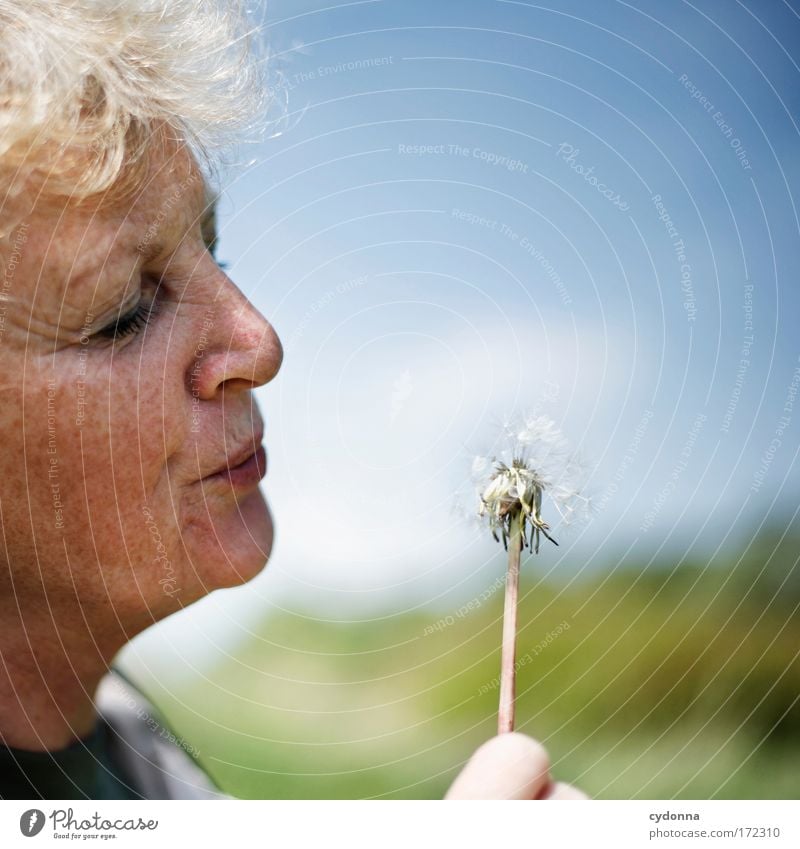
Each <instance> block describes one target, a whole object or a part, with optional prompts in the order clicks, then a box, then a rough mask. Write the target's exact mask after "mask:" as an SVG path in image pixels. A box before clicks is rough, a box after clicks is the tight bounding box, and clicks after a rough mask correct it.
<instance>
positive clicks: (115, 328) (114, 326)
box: [95, 300, 158, 339]
mask: <svg viewBox="0 0 800 849" xmlns="http://www.w3.org/2000/svg"><path fill="white" fill-rule="evenodd" d="M157 313H158V304H157V302H156V301H155V300H153V301H139V303H138V304H137V305H136V306H135V307H134V308H133V309H132V310H131V311H130V312H128V313H126V314H125V315H121V316H119V317H118V318H116V319H115V320H114V321H113V322H111V324H108V325H106V327H103V328H101V329H100V330H98V331H97V333H95V336H97V337H99V338H101V339H124V338H125V337H126V336H133V335H134V334H136V333H139V331H141V330H143V329H144V328H145V327H146V326H147V325H148V324H149V322H150V321H151V319H152V318H153V317H154V316H155V315H156V314H157Z"/></svg>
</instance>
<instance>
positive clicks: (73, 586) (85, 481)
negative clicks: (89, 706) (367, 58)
mask: <svg viewBox="0 0 800 849" xmlns="http://www.w3.org/2000/svg"><path fill="white" fill-rule="evenodd" d="M26 200H27V199H26ZM29 207H30V208H28V209H26V210H25V214H24V218H23V219H22V220H21V221H19V222H17V223H18V226H17V227H16V229H15V231H14V232H13V233H12V235H11V237H10V238H9V240H8V244H6V245H5V247H4V249H3V259H4V265H3V271H2V272H0V273H3V275H4V276H3V277H2V278H0V298H2V300H1V301H0V390H1V391H2V398H3V406H2V410H1V411H0V421H2V433H3V450H2V452H0V528H1V529H2V534H3V539H2V547H0V564H2V566H1V567H0V583H1V584H2V586H0V599H1V600H0V613H2V621H3V622H5V623H6V625H5V626H4V627H3V630H2V633H0V648H2V649H4V650H3V658H4V660H5V659H7V658H13V659H14V662H15V663H18V664H19V665H20V669H22V668H23V667H24V668H26V669H28V671H27V672H26V673H25V674H24V675H22V673H21V672H20V675H22V678H23V679H24V680H25V682H26V686H27V689H26V690H25V692H26V693H27V692H32V691H33V689H35V684H34V682H32V681H31V680H30V679H31V677H34V678H35V677H36V676H35V675H34V674H33V673H32V672H31V671H30V669H29V667H31V659H30V658H29V659H28V661H27V662H25V660H24V658H23V657H22V655H23V654H25V651H23V650H22V648H21V647H22V646H23V645H27V646H28V649H27V651H28V653H29V654H31V655H32V656H33V657H34V658H37V662H38V660H41V661H42V664H43V665H42V669H41V670H40V672H39V675H40V676H42V677H44V669H45V668H46V667H47V666H48V662H49V661H50V660H51V655H52V654H54V652H53V651H52V650H51V649H47V648H45V647H44V646H45V645H52V644H53V643H55V644H56V645H57V644H58V642H62V641H63V642H64V646H65V650H64V652H63V654H62V656H61V658H60V661H59V662H60V663H61V664H62V665H63V664H64V662H65V661H66V662H67V664H68V665H72V663H74V664H75V667H76V669H77V670H78V672H76V677H77V678H80V679H85V678H87V677H90V676H88V675H86V674H82V673H80V668H81V665H82V664H85V665H86V666H87V668H88V667H90V666H92V663H91V661H90V659H89V658H87V657H86V656H85V654H86V648H85V647H86V646H87V645H91V644H92V643H93V644H94V645H95V646H96V649H97V650H96V655H97V658H96V659H97V660H98V661H102V663H100V664H99V665H98V669H100V667H101V666H103V665H104V664H105V663H107V661H108V659H109V657H110V656H113V653H114V651H116V649H117V648H119V646H120V645H122V644H123V643H124V642H125V640H126V639H128V638H130V637H131V636H132V635H133V634H135V633H136V632H137V631H139V630H141V629H142V628H144V627H146V626H147V625H149V624H151V623H152V622H154V621H156V620H158V619H160V618H162V617H164V616H165V615H168V614H169V613H171V612H173V611H175V610H178V609H179V608H180V607H182V606H184V605H186V604H188V603H190V602H192V601H194V600H196V599H198V598H200V597H202V596H203V595H205V594H207V593H208V592H210V591H212V590H215V589H217V588H222V587H229V586H232V585H236V584H240V583H242V582H244V581H247V580H249V579H250V578H252V577H253V576H254V575H255V574H256V573H257V572H258V571H259V570H260V569H262V568H263V566H264V564H265V562H266V561H267V558H268V556H269V553H270V549H271V546H272V536H273V528H272V521H271V517H270V514H269V510H268V508H267V505H266V502H265V500H264V497H263V495H262V494H261V491H260V490H259V488H258V485H257V480H256V481H255V482H252V481H249V480H248V481H246V482H245V483H244V484H243V483H242V482H241V481H240V482H239V484H238V485H237V486H233V485H232V484H231V482H230V481H229V480H228V479H226V478H225V477H224V475H223V476H217V477H209V475H211V474H212V473H214V472H216V471H218V470H220V469H222V468H224V467H225V466H226V465H227V464H230V465H235V464H236V463H237V462H239V460H240V459H242V458H243V457H244V456H245V455H247V454H253V452H254V451H255V450H256V449H257V448H258V446H259V444H260V441H261V432H262V430H263V421H262V419H261V416H260V414H259V412H258V410H257V408H256V406H255V403H254V401H253V397H252V390H253V388H254V387H256V386H259V385H261V384H264V383H266V382H267V381H269V380H271V379H272V378H273V377H275V375H276V373H277V371H278V369H279V368H280V364H281V359H282V349H281V345H280V342H279V340H278V337H277V336H276V334H275V332H274V330H273V329H272V327H271V325H270V324H269V323H268V322H267V321H266V320H265V319H264V318H263V317H262V316H261V315H260V314H259V313H258V312H257V311H256V310H255V308H254V307H253V306H252V305H251V304H250V303H249V302H248V301H247V299H246V298H245V297H244V296H243V294H242V293H241V292H240V291H239V290H238V289H237V288H236V287H235V285H234V284H233V283H232V282H231V280H230V279H229V278H228V277H227V276H226V275H225V273H224V272H223V271H222V270H221V269H220V268H219V266H218V265H217V264H216V262H215V261H214V258H213V257H212V255H211V253H210V252H209V250H208V242H209V240H210V239H213V236H210V235H209V233H208V226H207V225H208V218H209V205H208V192H207V189H206V186H205V185H204V182H203V180H202V178H201V177H200V174H199V172H198V170H197V169H196V166H195V165H194V162H193V160H192V159H191V158H190V156H189V155H188V154H187V153H186V151H185V150H183V149H178V148H176V147H174V146H173V148H172V149H171V150H167V151H161V152H160V153H159V155H157V156H155V155H154V156H153V158H152V160H151V162H150V163H149V173H148V175H147V178H146V181H145V183H144V185H142V186H140V187H139V189H138V191H137V193H136V194H134V195H132V196H129V197H127V198H126V199H124V200H123V199H120V198H116V199H111V198H101V197H96V198H93V199H89V200H85V201H83V202H81V203H80V204H75V203H68V202H65V201H63V200H61V201H56V200H53V199H49V200H47V201H44V200H38V201H36V202H33V199H32V198H31V199H30V202H29ZM140 299H142V301H143V303H145V304H146V303H149V302H151V301H152V300H153V299H155V302H156V305H157V309H156V310H155V311H154V313H153V314H152V315H151V316H150V317H149V319H148V320H147V322H146V324H145V322H144V321H139V325H141V326H140V327H139V328H138V332H132V333H128V334H127V335H124V336H122V337H121V338H117V339H112V338H108V337H110V336H111V335H112V332H111V330H110V329H109V327H111V328H113V326H114V324H115V322H116V321H117V320H118V319H119V318H120V316H121V315H122V316H126V315H127V314H128V313H130V311H131V310H132V309H133V308H135V307H136V305H137V302H138V301H139V300H140ZM104 328H105V330H103V329H104ZM20 623H21V628H20ZM45 635H47V636H45ZM71 635H74V639H72V642H73V643H74V644H75V646H83V648H82V649H81V651H82V652H83V654H82V655H81V656H80V657H76V654H78V652H76V651H74V650H73V651H70V648H69V647H70V640H71ZM54 637H55V638H56V639H53V638H54ZM89 653H90V654H91V652H89ZM55 654H58V652H55ZM53 662H55V661H53ZM12 665H13V664H12ZM51 665H52V664H51ZM12 677H13V676H12ZM9 689H14V690H18V689H19V687H13V688H9V684H8V682H0V695H2V691H4V690H5V691H9ZM9 710H11V708H9ZM2 722H3V709H2V708H0V723H2ZM68 724H69V723H68ZM83 725H85V723H83ZM2 727H3V726H2V725H0V730H2ZM12 736H13V735H12ZM62 736H63V735H62ZM59 739H61V738H59ZM65 739H69V738H68V737H67V738H65Z"/></svg>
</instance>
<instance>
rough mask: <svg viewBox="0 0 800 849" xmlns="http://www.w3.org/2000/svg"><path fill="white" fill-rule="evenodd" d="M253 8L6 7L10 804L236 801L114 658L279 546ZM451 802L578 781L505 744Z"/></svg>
mask: <svg viewBox="0 0 800 849" xmlns="http://www.w3.org/2000/svg"><path fill="white" fill-rule="evenodd" d="M235 5H236V4H235V3H232V2H229V1H228V2H224V3H222V2H220V3H219V4H217V3H215V2H212V0H106V1H105V2H104V0H0V42H2V49H1V50H0V62H2V82H1V83H0V86H1V88H0V180H1V181H2V192H1V193H0V198H2V200H1V201H0V202H1V203H2V207H1V211H0V237H2V242H1V244H0V262H1V263H2V272H1V274H2V276H1V277H0V375H1V377H0V380H1V381H2V389H3V402H4V403H3V407H2V411H1V412H0V416H2V433H3V451H2V453H0V530H2V546H1V547H0V560H1V561H2V568H0V580H1V581H2V591H1V592H0V604H2V617H1V618H0V656H1V657H2V665H1V666H0V744H2V745H0V796H2V797H3V798H38V797H41V798H61V799H66V798H142V797H144V798H193V797H194V798H197V797H210V796H215V795H221V794H220V793H219V792H218V791H217V790H216V788H215V787H214V786H213V785H212V783H211V782H210V781H209V779H208V778H207V777H206V776H205V774H204V773H203V772H202V770H201V769H200V768H199V767H198V766H197V765H196V764H195V763H194V761H192V759H191V758H190V757H189V756H188V755H187V754H186V753H185V751H184V750H183V749H181V748H180V747H178V746H177V745H176V744H175V740H174V737H173V736H172V735H171V734H170V733H169V732H167V731H166V729H165V728H164V725H163V723H162V722H161V720H160V719H159V717H158V714H157V712H156V711H155V709H154V708H153V707H152V705H150V704H148V703H147V701H146V700H145V699H144V697H143V696H142V695H141V694H140V693H139V692H138V691H137V690H136V689H135V687H134V686H133V685H131V684H130V683H128V682H126V681H124V680H123V679H122V678H121V677H120V676H119V675H118V674H114V673H110V672H109V668H110V664H111V661H112V659H113V657H114V655H115V654H116V653H117V651H118V650H119V649H120V647H121V646H122V645H123V644H124V643H126V642H127V641H128V640H129V639H130V638H131V637H133V636H134V635H135V634H137V633H138V632H140V631H141V630H143V629H144V628H147V627H148V626H150V625H152V624H153V623H154V622H157V621H158V620H159V619H161V618H163V617H165V616H168V615H169V614H170V613H173V612H175V611H177V610H180V609H181V608H183V607H185V606H186V605H187V604H191V603H192V602H193V601H195V600H197V599H199V598H202V597H203V596H204V595H206V594H207V593H209V592H211V591H212V590H215V589H219V588H223V587H230V586H234V585H237V584H241V583H243V582H245V581H248V580H249V579H250V578H252V577H253V576H254V575H255V574H256V573H257V572H259V570H261V569H262V568H263V566H264V565H265V563H266V561H267V559H268V557H269V554H270V548H271V545H272V523H271V518H270V513H269V510H268V508H267V505H266V502H265V500H264V496H263V495H262V493H261V491H260V489H259V482H260V481H261V479H262V478H263V476H264V474H265V470H266V460H265V452H264V448H263V446H262V439H263V436H264V424H263V420H262V417H261V415H260V413H259V411H258V408H257V407H256V405H255V402H254V400H253V390H254V389H255V388H256V387H258V386H261V385H263V384H265V383H267V382H268V381H270V380H272V379H273V378H274V377H275V375H276V374H277V373H278V369H279V367H280V365H281V358H282V350H281V344H280V341H279V340H278V337H277V336H276V334H275V331H274V330H273V328H272V326H271V325H270V324H269V322H268V321H267V320H266V319H265V318H264V317H263V316H261V315H260V314H259V313H258V312H257V311H256V310H255V309H254V307H253V306H252V305H251V304H250V303H249V302H248V301H247V299H246V298H245V297H244V296H243V295H242V293H241V292H240V291H239V290H238V289H237V288H236V286H235V285H234V283H233V282H232V281H231V280H230V279H229V278H228V277H227V276H226V274H225V273H224V271H222V270H221V269H220V267H219V266H218V265H217V263H216V262H215V260H214V255H213V254H214V243H215V238H216V237H215V233H214V215H213V206H212V204H211V203H210V200H209V199H210V197H211V192H210V189H209V174H210V172H212V171H213V167H212V166H213V162H214V154H213V152H214V151H219V150H220V149H221V148H220V143H221V142H225V141H228V140H229V131H230V130H232V129H235V128H236V127H241V126H243V125H246V124H247V121H248V120H249V119H250V117H251V116H252V115H253V114H254V113H253V109H254V108H256V109H257V108H258V103H259V101H260V92H262V91H263V90H264V88H263V86H259V84H258V75H257V73H255V71H256V70H257V68H258V64H257V63H256V62H255V61H253V60H252V59H250V58H248V49H247V43H248V38H247V37H246V29H245V27H246V24H245V22H244V20H243V18H242V17H241V16H240V15H239V14H237V13H236V10H235V8H234V7H235ZM450 795H451V797H453V798H466V797H476V796H477V797H480V796H500V797H504V796H515V797H519V798H537V797H539V798H541V797H548V796H550V797H569V796H577V795H579V794H577V792H576V791H572V790H570V789H569V788H565V787H563V786H560V785H554V784H553V783H552V782H551V780H550V778H549V775H548V766H547V760H546V755H545V753H544V751H543V750H542V748H541V747H540V746H539V745H538V744H537V743H535V742H534V741H532V740H530V739H529V738H526V737H524V736H522V735H504V737H502V738H497V739H496V740H494V741H490V743H488V744H487V745H486V746H484V747H483V748H482V749H480V750H479V751H478V753H477V754H476V755H475V756H474V758H473V760H472V761H471V763H470V765H468V766H467V768H466V770H465V771H464V773H462V775H461V776H460V777H459V779H458V780H457V781H456V784H455V785H454V786H453V788H452V790H451V793H450Z"/></svg>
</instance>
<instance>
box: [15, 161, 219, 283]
mask: <svg viewBox="0 0 800 849" xmlns="http://www.w3.org/2000/svg"><path fill="white" fill-rule="evenodd" d="M211 198H212V195H211V193H210V191H209V189H208V186H207V183H206V181H205V179H204V176H203V174H202V172H201V170H200V168H199V167H198V166H197V164H196V163H195V161H194V159H193V158H192V157H191V156H190V155H189V154H188V152H186V151H185V150H173V151H161V152H157V153H154V154H153V155H152V156H151V157H150V158H149V159H148V161H147V163H146V167H144V168H142V172H141V177H140V179H138V180H137V182H136V185H135V186H134V187H133V188H132V189H131V190H129V191H126V192H125V193H124V194H121V195H115V194H112V193H109V194H107V195H104V196H99V195H98V196H93V197H91V198H88V199H86V200H83V201H81V202H78V203H75V202H72V201H69V200H66V201H64V200H61V201H60V202H59V201H56V200H49V201H48V200H45V201H42V202H39V203H37V205H36V208H35V210H34V213H33V215H32V216H31V218H30V222H31V223H32V224H33V227H32V228H31V233H30V236H31V239H32V241H33V243H34V244H35V245H36V247H37V248H38V251H37V252H38V253H40V254H41V256H40V258H41V259H42V260H45V259H46V261H47V264H48V265H52V264H53V263H57V264H58V265H59V270H60V271H61V272H62V273H63V272H64V271H65V270H66V269H64V268H63V266H64V264H65V263H69V264H70V267H71V271H70V273H69V274H68V276H69V277H70V278H76V279H79V278H80V277H81V275H82V274H83V273H87V272H91V271H92V270H95V271H96V269H97V268H98V266H100V265H102V264H103V263H104V262H111V261H114V260H115V259H119V258H120V257H121V255H123V254H124V255H126V256H127V257H128V259H129V260H130V261H131V262H136V263H138V262H140V261H145V262H147V261H149V260H152V259H154V258H156V257H158V256H161V255H163V254H165V253H167V252H169V251H170V250H173V249H174V248H175V246H176V245H177V244H178V243H179V242H180V240H181V239H182V238H183V237H184V236H185V235H186V234H187V233H189V232H191V231H194V230H197V229H200V228H202V227H203V223H204V219H206V218H208V217H209V216H211V215H212V209H211Z"/></svg>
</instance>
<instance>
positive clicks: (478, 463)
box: [472, 415, 589, 551]
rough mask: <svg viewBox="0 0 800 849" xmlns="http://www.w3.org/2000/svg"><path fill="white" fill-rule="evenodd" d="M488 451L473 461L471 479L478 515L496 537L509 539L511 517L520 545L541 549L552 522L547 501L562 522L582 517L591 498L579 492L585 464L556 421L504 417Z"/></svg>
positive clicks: (587, 509)
mask: <svg viewBox="0 0 800 849" xmlns="http://www.w3.org/2000/svg"><path fill="white" fill-rule="evenodd" d="M492 447H493V453H492V455H491V456H487V455H479V456H477V457H475V458H473V461H472V481H473V484H474V485H475V487H476V489H477V494H478V511H477V512H478V515H479V516H480V517H481V518H482V519H484V520H485V521H486V522H488V525H489V529H490V530H491V531H492V534H493V535H494V537H495V539H497V540H498V541H499V539H500V537H501V536H502V539H503V543H504V544H506V545H507V544H508V539H509V538H510V537H511V535H512V523H513V522H514V521H516V520H519V522H520V532H521V541H520V542H521V545H523V546H525V545H529V546H530V547H531V548H532V549H533V550H535V551H538V550H539V537H540V535H543V536H544V537H545V538H547V539H549V540H550V541H551V542H553V543H555V544H556V545H557V544H558V543H557V542H556V541H555V539H553V537H552V536H551V535H550V533H549V530H550V525H549V524H548V523H547V522H545V521H544V519H543V517H542V504H543V503H544V502H547V503H549V504H551V505H552V506H553V508H554V509H555V511H556V512H557V513H558V516H559V519H560V522H559V523H560V524H562V525H563V524H569V523H570V522H574V521H577V520H579V519H582V518H585V517H586V516H587V515H588V512H589V500H588V498H586V496H584V495H583V494H582V489H583V488H584V486H583V481H584V478H585V464H584V463H583V462H582V461H581V460H580V458H579V457H578V455H577V454H576V453H575V451H573V449H572V447H571V445H570V444H569V441H568V440H567V439H566V438H565V437H564V435H563V434H562V433H561V431H560V430H559V429H558V427H557V426H556V424H555V422H553V420H552V419H550V418H548V417H547V416H542V415H536V416H528V417H525V416H521V417H518V418H511V419H509V420H506V421H504V422H503V423H502V425H501V427H500V433H499V434H498V437H497V439H496V440H495V444H494V445H493V446H492Z"/></svg>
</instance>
